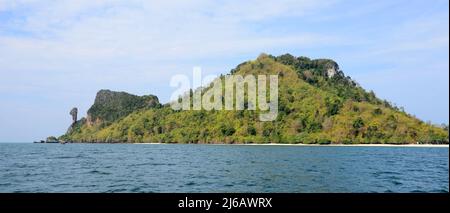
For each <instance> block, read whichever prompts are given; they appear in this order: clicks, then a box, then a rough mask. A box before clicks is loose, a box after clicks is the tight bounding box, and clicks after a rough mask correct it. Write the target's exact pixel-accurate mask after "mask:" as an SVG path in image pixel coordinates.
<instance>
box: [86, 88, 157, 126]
mask: <svg viewBox="0 0 450 213" xmlns="http://www.w3.org/2000/svg"><path fill="white" fill-rule="evenodd" d="M158 106H160V103H159V100H158V98H157V97H156V96H153V95H145V96H137V95H133V94H129V93H126V92H115V91H111V90H100V91H99V92H97V95H96V97H95V101H94V104H93V105H92V106H91V108H89V110H88V112H87V125H89V126H93V125H100V124H109V123H111V122H113V121H115V120H118V119H120V118H122V117H125V116H127V115H129V114H130V113H132V112H133V111H136V110H139V109H144V108H152V107H158Z"/></svg>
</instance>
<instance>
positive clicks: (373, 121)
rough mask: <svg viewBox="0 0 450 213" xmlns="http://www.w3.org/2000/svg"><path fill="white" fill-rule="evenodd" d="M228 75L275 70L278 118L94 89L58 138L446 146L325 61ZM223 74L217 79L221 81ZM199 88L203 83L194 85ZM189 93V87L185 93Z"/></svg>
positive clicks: (436, 133)
mask: <svg viewBox="0 0 450 213" xmlns="http://www.w3.org/2000/svg"><path fill="white" fill-rule="evenodd" d="M230 74H235V75H244V76H245V75H277V76H278V78H279V86H278V88H279V103H278V115H277V118H276V119H275V120H273V121H265V122H263V121H260V120H258V116H257V112H256V111H251V110H211V111H207V110H174V109H172V108H171V107H170V105H169V103H166V104H161V103H160V102H159V100H158V98H157V97H156V96H154V95H146V96H137V95H132V94H129V93H126V92H115V91H110V90H100V91H99V92H98V93H97V95H96V98H95V101H94V104H93V105H92V106H91V107H90V109H89V110H88V111H87V117H86V118H81V119H79V120H77V118H76V114H77V111H78V110H76V108H74V109H72V110H71V113H70V114H71V115H72V118H73V122H72V124H71V125H70V127H69V129H68V130H67V132H66V133H65V134H64V135H62V136H60V137H58V138H57V140H58V141H63V142H74V143H75V142H76V143H194V144H448V143H449V139H448V138H449V137H448V126H440V125H439V126H438V125H434V124H431V123H427V122H423V121H422V120H420V119H418V118H416V117H415V116H413V115H411V114H408V113H407V112H405V111H404V110H403V108H401V107H397V106H395V105H394V104H392V103H390V102H389V101H386V100H382V99H380V98H378V97H377V96H376V95H375V93H374V92H373V91H366V90H365V89H364V88H362V87H361V86H360V85H359V84H358V83H357V82H355V81H354V80H352V79H351V77H349V76H346V75H345V74H344V72H343V71H342V70H341V69H340V68H339V65H338V64H337V63H336V62H335V61H333V60H330V59H310V58H308V57H303V56H300V57H296V56H293V55H290V54H284V55H280V56H272V55H268V54H261V55H260V56H259V57H258V58H257V59H255V60H251V61H246V62H244V63H241V64H239V65H238V66H237V67H236V68H234V69H232V70H231V72H230ZM224 77H225V76H223V75H222V76H220V77H219V78H220V80H222V79H223V78H224ZM199 89H200V90H201V89H203V88H199ZM191 95H192V91H191Z"/></svg>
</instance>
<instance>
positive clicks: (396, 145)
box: [132, 143, 449, 148]
mask: <svg viewBox="0 0 450 213" xmlns="http://www.w3.org/2000/svg"><path fill="white" fill-rule="evenodd" d="M132 144H141V145H159V144H168V145H170V144H180V143H132ZM196 145H217V146H229V145H231V146H319V147H436V148H437V147H440V148H449V144H324V145H322V144H285V143H265V144H256V143H248V144H224V143H219V144H196Z"/></svg>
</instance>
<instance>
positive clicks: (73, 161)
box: [0, 143, 449, 193]
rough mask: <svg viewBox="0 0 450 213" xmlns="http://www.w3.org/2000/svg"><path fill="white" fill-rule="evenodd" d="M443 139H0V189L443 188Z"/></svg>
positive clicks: (302, 190) (445, 178) (445, 180)
mask: <svg viewBox="0 0 450 213" xmlns="http://www.w3.org/2000/svg"><path fill="white" fill-rule="evenodd" d="M448 170H449V149H448V147H443V148H442V147H339V146H276V145H273V146H246V145H198V144H195V145H194V144H33V143H0V192H136V193H140V192H144V193H152V192H154V193H158V192H263V193H265V192H291V193H317V192H331V193H335V192H336V193H337V192H343V193H347V192H349V193H350V192H378V193H388V192H389V193H391V192H394V193H401V192H431V193H448V192H449V171H448Z"/></svg>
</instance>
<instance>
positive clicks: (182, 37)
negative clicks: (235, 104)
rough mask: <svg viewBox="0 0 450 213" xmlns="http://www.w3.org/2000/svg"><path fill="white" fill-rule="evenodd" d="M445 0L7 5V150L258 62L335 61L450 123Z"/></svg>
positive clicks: (3, 18)
mask: <svg viewBox="0 0 450 213" xmlns="http://www.w3.org/2000/svg"><path fill="white" fill-rule="evenodd" d="M448 8H449V2H448V1H447V0H442V1H441V0H430V1H425V0H420V1H414V0H413V1H411V0H408V1H406V0H405V1H403V0H395V1H393V0H378V1H375V0H374V1H370V0H323V1H320V0H296V1H290V0H278V1H275V0H266V1H256V0H249V1H203V0H198V1H197V0H194V1H170V2H162V1H137V0H131V1H100V0H80V1H65V0H61V1H45V0H44V1H43V0H40V1H33V0H27V1H25V0H17V1H9V0H0V76H1V77H0V141H2V142H27V141H33V140H38V139H42V138H45V137H47V136H49V135H61V134H63V133H64V132H65V131H66V129H67V127H68V126H69V125H70V122H71V117H70V115H69V110H70V109H71V108H72V107H74V106H76V107H78V108H79V112H81V114H82V116H84V115H85V112H86V111H87V109H88V108H89V106H90V105H91V104H92V103H93V101H94V97H95V93H96V92H97V91H98V90H100V89H104V88H107V89H111V90H120V91H127V92H130V93H134V94H139V95H144V94H155V95H157V96H158V97H159V98H160V99H161V101H162V102H165V101H167V100H168V99H169V97H170V95H171V93H172V92H173V91H174V90H175V88H171V87H170V85H169V82H170V78H171V76H172V75H174V74H183V73H185V74H191V73H192V67H194V66H201V67H202V69H203V73H204V74H205V75H207V74H220V73H227V72H229V70H230V69H232V68H234V67H235V66H236V65H237V64H239V63H241V62H243V61H246V60H251V59H254V58H256V57H257V56H258V55H259V54H260V53H262V52H266V53H269V54H272V55H279V54H283V53H287V52H288V53H291V54H293V55H297V56H300V55H302V56H308V57H311V58H331V59H334V60H335V61H337V62H338V63H339V65H340V67H341V69H342V70H343V71H344V72H345V74H347V75H349V76H351V77H352V78H353V79H355V80H356V81H357V82H359V83H360V84H361V85H362V86H363V87H364V88H366V89H368V90H373V91H375V93H376V94H377V95H378V96H379V97H381V98H383V99H387V100H390V101H392V102H394V103H396V104H397V105H398V106H402V107H404V108H405V110H406V111H407V112H409V113H411V114H414V115H416V116H417V117H419V118H420V119H422V120H425V121H432V122H433V123H437V124H440V123H448V117H449V80H448V79H449V59H448V58H449V33H448V32H449V27H448V25H449V10H448Z"/></svg>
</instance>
